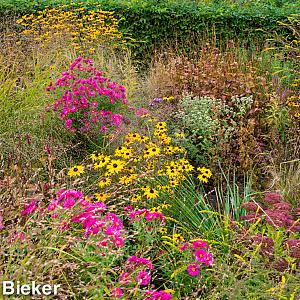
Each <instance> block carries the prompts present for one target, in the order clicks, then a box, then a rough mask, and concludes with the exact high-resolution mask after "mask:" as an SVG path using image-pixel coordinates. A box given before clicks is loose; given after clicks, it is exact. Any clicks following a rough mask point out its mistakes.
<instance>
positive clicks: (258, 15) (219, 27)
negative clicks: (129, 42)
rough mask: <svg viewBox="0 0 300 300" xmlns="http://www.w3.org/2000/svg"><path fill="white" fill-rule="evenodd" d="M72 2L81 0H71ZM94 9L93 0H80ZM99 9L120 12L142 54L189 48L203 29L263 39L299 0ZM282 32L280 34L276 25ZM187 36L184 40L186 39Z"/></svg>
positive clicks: (11, 11) (15, 9)
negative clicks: (175, 46)
mask: <svg viewBox="0 0 300 300" xmlns="http://www.w3.org/2000/svg"><path fill="white" fill-rule="evenodd" d="M74 2H75V3H78V2H80V1H78V0H76V1H74ZM81 2H82V3H83V5H84V6H86V7H87V8H88V9H93V8H94V7H95V5H94V4H93V2H95V1H81ZM96 2H97V3H101V4H102V6H103V10H110V11H115V13H116V15H117V16H118V17H120V18H122V21H121V22H120V30H121V31H122V32H124V33H127V34H130V35H131V36H132V37H133V38H134V39H136V40H137V41H140V42H141V43H139V44H138V47H136V48H135V54H136V55H138V56H139V57H145V55H146V54H147V53H149V55H151V53H152V51H153V49H155V48H157V47H159V46H161V45H163V44H165V43H166V44H168V43H169V42H174V41H177V42H178V44H180V45H184V46H185V47H186V49H187V50H188V49H189V47H191V45H192V44H193V43H196V42H197V40H199V38H201V36H203V35H206V36H207V35H214V36H215V37H216V39H217V41H226V40H229V39H231V40H236V39H238V40H239V42H242V43H243V44H244V45H245V47H251V46H254V45H255V46H257V45H262V44H263V43H264V41H265V39H266V38H267V37H268V33H269V32H271V31H272V30H274V29H275V27H276V25H277V22H278V21H285V20H286V18H287V16H288V15H290V14H293V13H299V11H300V1H282V0H269V1H268V0H267V1H244V2H243V1H241V0H237V1H234V2H231V1H226V0H223V1H192V0H190V1H188V0H186V1H183V0H182V1H179V0H176V1H175V0H173V1H171V0H169V1H167V0H147V1H141V0H131V1H129V0H128V1H125V0H123V1H122V0H98V1H96ZM65 3H70V1H63V0H61V1H59V0H55V1H54V0H52V1H45V0H44V1H42V0H40V1H22V0H8V1H3V0H2V2H0V15H1V16H2V17H4V18H5V19H7V18H8V17H9V15H15V16H16V15H17V16H20V15H23V14H27V13H32V12H35V11H37V10H41V9H43V8H44V7H45V6H47V5H53V6H54V5H59V4H65ZM280 30H282V32H281V33H282V34H285V32H284V31H283V30H284V29H283V28H281V29H280ZM188 42H189V43H188Z"/></svg>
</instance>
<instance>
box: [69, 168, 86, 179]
mask: <svg viewBox="0 0 300 300" xmlns="http://www.w3.org/2000/svg"><path fill="white" fill-rule="evenodd" d="M82 173H84V166H74V167H72V168H71V169H69V171H68V175H69V176H71V177H72V176H75V177H76V176H80V175H81V174H82Z"/></svg>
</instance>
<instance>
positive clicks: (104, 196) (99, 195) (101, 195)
mask: <svg viewBox="0 0 300 300" xmlns="http://www.w3.org/2000/svg"><path fill="white" fill-rule="evenodd" d="M109 196H110V194H109V193H95V197H96V199H97V200H99V201H102V202H104V201H105V200H106V199H107V198H108V197H109Z"/></svg>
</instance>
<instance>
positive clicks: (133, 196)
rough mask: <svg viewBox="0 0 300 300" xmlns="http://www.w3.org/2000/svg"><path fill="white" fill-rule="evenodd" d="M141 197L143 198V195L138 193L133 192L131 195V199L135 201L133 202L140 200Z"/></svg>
mask: <svg viewBox="0 0 300 300" xmlns="http://www.w3.org/2000/svg"><path fill="white" fill-rule="evenodd" d="M141 199H142V197H141V195H138V194H133V195H132V197H131V201H133V202H138V201H140V200H141Z"/></svg>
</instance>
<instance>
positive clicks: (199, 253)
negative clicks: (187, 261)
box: [194, 249, 207, 263]
mask: <svg viewBox="0 0 300 300" xmlns="http://www.w3.org/2000/svg"><path fill="white" fill-rule="evenodd" d="M194 255H195V258H196V260H197V261H199V262H201V263H204V262H205V261H206V255H207V253H206V251H204V250H203V249H198V250H196V251H195V254H194Z"/></svg>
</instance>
